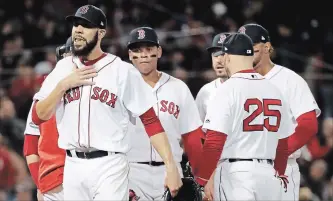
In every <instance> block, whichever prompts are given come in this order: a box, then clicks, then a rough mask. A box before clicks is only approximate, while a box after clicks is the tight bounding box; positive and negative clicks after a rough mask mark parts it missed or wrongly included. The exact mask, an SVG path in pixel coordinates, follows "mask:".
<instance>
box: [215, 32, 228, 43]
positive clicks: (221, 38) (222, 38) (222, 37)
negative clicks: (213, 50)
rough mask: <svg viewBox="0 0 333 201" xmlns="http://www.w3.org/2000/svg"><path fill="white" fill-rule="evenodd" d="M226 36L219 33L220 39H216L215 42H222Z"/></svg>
mask: <svg viewBox="0 0 333 201" xmlns="http://www.w3.org/2000/svg"><path fill="white" fill-rule="evenodd" d="M226 38H227V37H226V36H225V35H224V34H221V35H220V40H219V41H217V43H219V44H221V43H223V41H224V40H225V39H226Z"/></svg>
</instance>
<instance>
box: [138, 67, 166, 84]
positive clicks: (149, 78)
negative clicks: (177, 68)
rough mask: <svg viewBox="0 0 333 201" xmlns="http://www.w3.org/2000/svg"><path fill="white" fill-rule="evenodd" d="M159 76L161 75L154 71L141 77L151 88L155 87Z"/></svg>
mask: <svg viewBox="0 0 333 201" xmlns="http://www.w3.org/2000/svg"><path fill="white" fill-rule="evenodd" d="M161 76H162V73H161V72H159V71H157V70H154V71H152V72H150V73H149V74H147V75H142V77H143V80H144V81H145V82H146V83H147V84H149V85H150V86H151V87H153V88H154V87H155V85H156V83H157V82H158V80H159V79H160V77H161Z"/></svg>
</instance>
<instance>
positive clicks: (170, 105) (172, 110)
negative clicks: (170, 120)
mask: <svg viewBox="0 0 333 201" xmlns="http://www.w3.org/2000/svg"><path fill="white" fill-rule="evenodd" d="M160 103H161V109H160V111H161V112H169V114H172V115H173V116H174V117H175V118H176V119H178V116H179V112H180V108H179V106H178V105H176V104H175V103H174V102H172V101H167V100H161V101H160Z"/></svg>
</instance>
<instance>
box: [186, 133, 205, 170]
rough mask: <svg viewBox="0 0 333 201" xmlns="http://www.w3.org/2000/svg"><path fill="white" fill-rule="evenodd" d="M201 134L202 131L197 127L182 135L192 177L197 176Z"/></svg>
mask: <svg viewBox="0 0 333 201" xmlns="http://www.w3.org/2000/svg"><path fill="white" fill-rule="evenodd" d="M202 133H203V131H202V130H201V127H199V128H197V129H196V130H194V131H191V132H189V133H186V134H183V135H182V140H183V144H184V148H185V152H186V155H187V157H188V160H189V162H190V165H191V169H192V173H193V175H196V174H197V171H198V168H199V164H200V155H201V151H202V144H201V137H202V135H203V134H202Z"/></svg>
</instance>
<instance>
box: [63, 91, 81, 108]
mask: <svg viewBox="0 0 333 201" xmlns="http://www.w3.org/2000/svg"><path fill="white" fill-rule="evenodd" d="M80 96H81V92H80V88H79V87H76V88H73V89H70V90H68V91H66V93H65V95H64V101H65V104H68V103H71V102H72V101H76V100H79V99H80Z"/></svg>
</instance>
